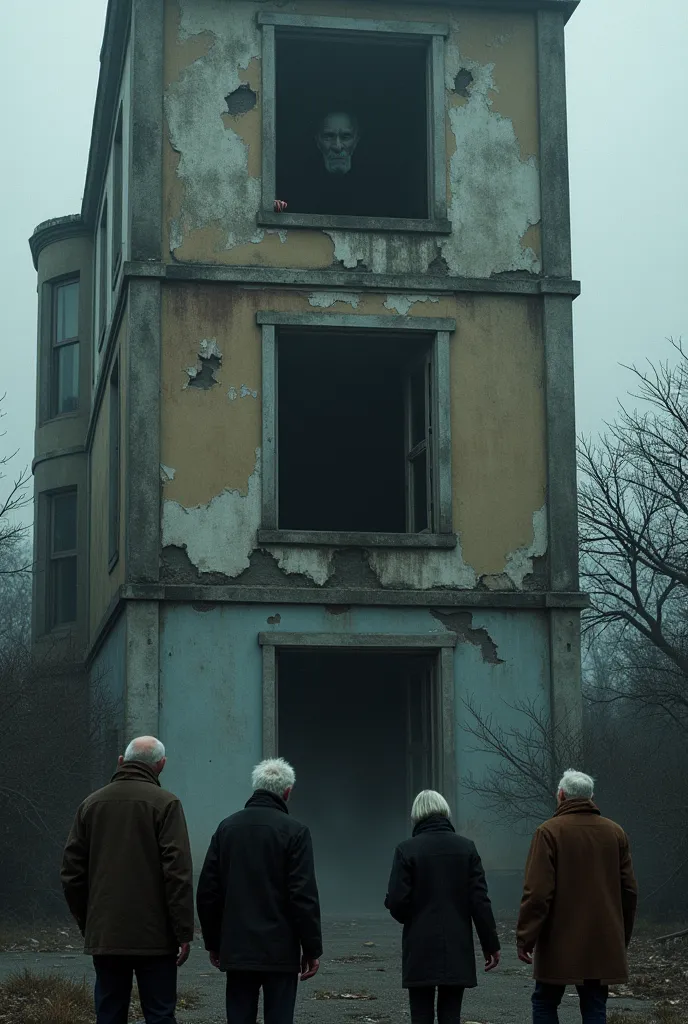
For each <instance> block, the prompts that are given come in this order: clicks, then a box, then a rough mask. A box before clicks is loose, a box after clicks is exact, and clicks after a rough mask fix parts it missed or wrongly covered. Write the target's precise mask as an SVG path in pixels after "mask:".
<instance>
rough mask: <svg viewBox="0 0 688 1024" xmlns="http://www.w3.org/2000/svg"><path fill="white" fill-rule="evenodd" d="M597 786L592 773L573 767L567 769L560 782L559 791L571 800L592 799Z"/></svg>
mask: <svg viewBox="0 0 688 1024" xmlns="http://www.w3.org/2000/svg"><path fill="white" fill-rule="evenodd" d="M594 788H595V783H594V781H593V779H592V778H591V776H590V775H585V774H584V773H583V772H577V771H575V770H574V769H573V768H569V769H568V771H565V772H564V774H563V775H562V777H561V782H560V783H559V789H558V790H557V792H559V791H563V793H564V796H566V797H568V798H569V799H570V800H576V799H578V800H590V799H591V797H592V794H593V790H594Z"/></svg>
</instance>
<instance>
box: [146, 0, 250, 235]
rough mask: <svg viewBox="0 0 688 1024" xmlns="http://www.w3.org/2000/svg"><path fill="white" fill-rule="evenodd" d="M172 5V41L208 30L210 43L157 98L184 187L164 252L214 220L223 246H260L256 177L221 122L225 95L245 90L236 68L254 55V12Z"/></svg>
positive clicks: (182, 0)
mask: <svg viewBox="0 0 688 1024" xmlns="http://www.w3.org/2000/svg"><path fill="white" fill-rule="evenodd" d="M179 8H180V24H179V38H180V39H181V40H185V39H189V38H190V37H192V36H195V35H200V34H202V33H208V34H209V35H210V36H211V37H212V39H213V43H212V46H211V47H210V49H209V51H208V52H207V54H205V55H203V56H202V57H199V58H198V59H197V60H195V61H194V62H193V63H192V64H190V65H189V66H188V67H187V68H186V69H185V70H184V71H183V72H182V74H181V75H180V76H179V78H178V79H177V81H175V82H172V83H171V85H170V86H169V88H168V90H167V92H166V94H165V113H166V116H167V123H168V127H169V139H170V143H171V145H172V148H173V149H174V150H175V151H176V152H177V153H178V154H179V163H178V166H177V170H176V173H177V176H178V178H179V179H180V180H181V182H182V183H183V187H184V193H183V194H184V201H183V206H182V213H181V217H180V218H178V219H177V222H176V223H175V224H174V228H172V226H171V227H170V249H171V250H172V252H173V253H174V252H175V251H176V249H178V248H180V247H181V244H183V238H184V236H185V235H186V234H187V233H188V232H190V231H194V230H198V229H201V228H205V227H207V226H208V225H209V224H217V223H221V224H223V225H224V231H225V232H226V241H225V245H226V246H227V247H228V248H229V247H232V246H236V245H242V244H245V243H247V242H252V241H253V242H258V241H261V240H262V238H263V237H264V235H263V232H262V231H258V232H257V231H256V213H257V211H258V208H259V205H260V180H259V179H258V178H256V177H252V176H251V175H250V174H249V166H248V163H249V154H248V145H247V144H246V143H245V142H244V140H243V139H242V138H241V136H240V135H239V134H238V133H237V132H236V131H235V130H234V128H232V127H231V126H228V125H227V124H226V123H225V122H224V121H223V119H222V118H223V115H226V114H227V101H226V99H225V97H226V96H227V95H228V94H231V93H233V92H235V91H236V90H239V89H241V87H242V86H243V85H245V83H244V82H242V80H241V78H240V74H239V72H240V70H241V69H243V70H244V71H245V70H246V69H247V68H248V66H249V64H250V63H251V61H252V60H254V59H257V58H259V57H260V30H259V28H258V25H257V24H256V20H255V8H254V6H253V5H252V4H251V3H246V2H244V0H237V2H236V3H234V4H233V5H232V18H231V20H230V21H229V22H228V19H227V7H226V4H223V3H216V2H215V3H209V2H206V3H201V4H199V3H196V2H195V0H193V2H192V0H179ZM248 116H249V115H248V114H246V115H245V117H248Z"/></svg>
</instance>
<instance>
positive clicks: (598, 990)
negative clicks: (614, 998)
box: [533, 981, 609, 1024]
mask: <svg viewBox="0 0 688 1024" xmlns="http://www.w3.org/2000/svg"><path fill="white" fill-rule="evenodd" d="M576 988H577V989H578V998H579V1000H580V1011H581V1017H582V1018H583V1024H605V1022H606V1020H607V996H608V995H609V989H608V988H607V986H606V985H601V984H600V982H599V981H586V982H585V983H584V984H583V985H576ZM565 991H566V985H548V984H546V983H545V982H544V981H536V983H535V991H534V992H533V1024H558V1021H559V1015H558V1013H557V1008H558V1006H559V1004H560V1002H561V1000H562V998H563V995H564V992H565Z"/></svg>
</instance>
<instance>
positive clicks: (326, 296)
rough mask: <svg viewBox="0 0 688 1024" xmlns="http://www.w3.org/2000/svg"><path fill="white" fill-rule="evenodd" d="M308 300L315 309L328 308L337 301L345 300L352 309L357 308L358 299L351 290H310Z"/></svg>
mask: <svg viewBox="0 0 688 1024" xmlns="http://www.w3.org/2000/svg"><path fill="white" fill-rule="evenodd" d="M308 302H309V305H311V306H315V307H316V308H317V309H330V308H331V307H332V306H334V305H336V304H337V303H338V302H345V303H346V304H347V305H348V306H351V308H352V309H358V306H359V302H360V299H359V296H358V295H354V294H353V292H312V293H311V294H310V295H309V296H308Z"/></svg>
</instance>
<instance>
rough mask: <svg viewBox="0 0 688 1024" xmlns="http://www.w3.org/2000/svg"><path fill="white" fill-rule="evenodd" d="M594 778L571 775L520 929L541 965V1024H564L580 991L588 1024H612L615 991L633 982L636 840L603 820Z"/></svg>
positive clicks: (547, 826) (530, 881)
mask: <svg viewBox="0 0 688 1024" xmlns="http://www.w3.org/2000/svg"><path fill="white" fill-rule="evenodd" d="M592 796H593V780H592V779H591V778H590V776H589V775H584V774H583V773H582V772H576V771H567V772H565V773H564V776H563V778H562V780H561V782H560V783H559V791H558V794H557V802H558V807H557V810H556V812H555V815H554V817H553V818H550V819H549V821H546V822H545V823H544V824H543V825H540V827H539V828H538V829H537V830H536V832H535V835H534V836H533V841H532V843H531V847H530V853H529V855H528V861H527V864H526V874H525V883H524V888H523V899H522V901H521V912H520V915H519V919H518V926H517V929H516V942H517V946H518V955H519V959H521V960H522V961H523V962H524V963H527V964H530V963H533V950H535V960H534V963H535V969H534V974H535V981H536V985H535V992H534V993H533V1024H556V1022H557V1020H558V1017H557V1007H558V1006H559V1004H560V1002H561V999H562V996H563V995H564V990H565V988H566V986H567V985H576V986H577V988H578V995H579V998H580V1008H581V1016H582V1018H583V1021H584V1024H604V1021H606V1019H607V995H608V985H609V984H610V983H612V982H621V981H626V979H627V977H628V964H627V961H626V948H627V946H628V943H629V942H630V941H631V933H632V931H633V920H634V917H635V908H636V902H637V894H638V890H637V886H636V881H635V877H634V875H633V865H632V864H631V854H630V851H629V846H628V839H627V838H626V834H625V832H624V831H623V829H622V828H620V827H619V826H618V825H617V824H616V823H615V822H613V821H610V820H609V819H608V818H603V817H601V815H600V812H599V810H598V808H597V807H596V806H595V804H594V803H593V800H592Z"/></svg>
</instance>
